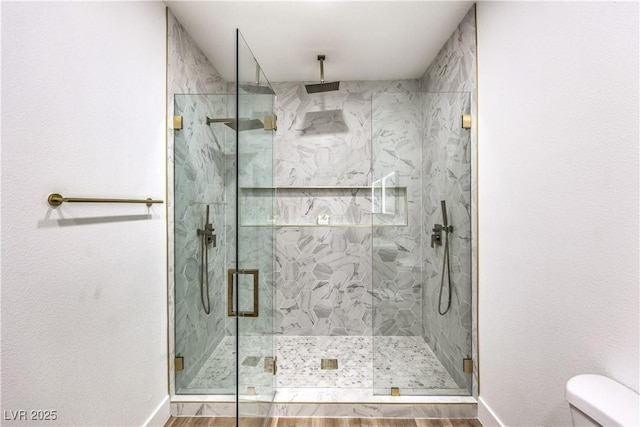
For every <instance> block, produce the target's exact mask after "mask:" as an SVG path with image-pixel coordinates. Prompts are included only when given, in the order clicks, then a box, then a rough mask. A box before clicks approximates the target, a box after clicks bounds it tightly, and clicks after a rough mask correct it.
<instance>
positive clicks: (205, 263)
mask: <svg viewBox="0 0 640 427" xmlns="http://www.w3.org/2000/svg"><path fill="white" fill-rule="evenodd" d="M213 232H214V228H213V224H211V223H210V222H209V205H207V213H206V219H205V224H204V228H199V229H198V230H197V233H198V236H202V245H201V247H202V250H201V251H200V253H201V259H200V301H202V308H203V309H204V312H205V313H206V314H209V313H211V298H210V297H209V245H211V244H212V245H213V247H214V248H215V247H216V235H215V234H213Z"/></svg>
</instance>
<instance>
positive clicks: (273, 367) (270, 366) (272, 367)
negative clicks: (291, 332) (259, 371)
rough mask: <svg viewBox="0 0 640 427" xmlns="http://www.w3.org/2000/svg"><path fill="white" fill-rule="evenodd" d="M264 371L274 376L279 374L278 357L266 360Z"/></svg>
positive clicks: (266, 358)
mask: <svg viewBox="0 0 640 427" xmlns="http://www.w3.org/2000/svg"><path fill="white" fill-rule="evenodd" d="M264 371H265V372H267V373H270V374H273V375H275V374H276V373H277V372H278V356H276V357H265V358H264Z"/></svg>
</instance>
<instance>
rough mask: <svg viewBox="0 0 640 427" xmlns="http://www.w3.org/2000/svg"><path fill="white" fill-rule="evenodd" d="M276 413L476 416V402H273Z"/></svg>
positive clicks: (328, 416) (323, 415)
mask: <svg viewBox="0 0 640 427" xmlns="http://www.w3.org/2000/svg"><path fill="white" fill-rule="evenodd" d="M272 414H273V416H276V417H301V418H302V417H327V418H347V417H349V418H459V419H469V418H477V416H478V409H477V405H476V404H473V403H471V404H431V403H430V404H376V403H334V404H331V403H316V404H314V403H303V404H289V403H276V404H274V409H273V413H272Z"/></svg>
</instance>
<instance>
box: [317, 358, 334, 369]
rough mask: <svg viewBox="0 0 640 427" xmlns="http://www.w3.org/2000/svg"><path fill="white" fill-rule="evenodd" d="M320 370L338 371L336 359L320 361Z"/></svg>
mask: <svg viewBox="0 0 640 427" xmlns="http://www.w3.org/2000/svg"><path fill="white" fill-rule="evenodd" d="M320 369H338V359H321V360H320Z"/></svg>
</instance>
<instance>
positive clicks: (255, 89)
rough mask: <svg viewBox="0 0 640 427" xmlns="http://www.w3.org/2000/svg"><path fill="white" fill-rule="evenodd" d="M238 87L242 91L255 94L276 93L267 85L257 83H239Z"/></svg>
mask: <svg viewBox="0 0 640 427" xmlns="http://www.w3.org/2000/svg"><path fill="white" fill-rule="evenodd" d="M239 86H240V89H241V90H242V91H243V92H244V93H251V94H255V95H275V94H276V93H275V92H274V91H273V89H271V88H270V87H269V86H259V85H246V84H245V85H239Z"/></svg>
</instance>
